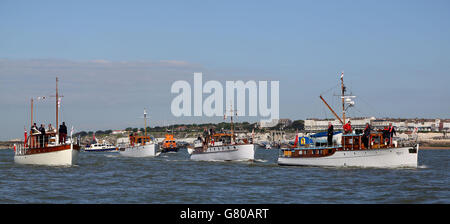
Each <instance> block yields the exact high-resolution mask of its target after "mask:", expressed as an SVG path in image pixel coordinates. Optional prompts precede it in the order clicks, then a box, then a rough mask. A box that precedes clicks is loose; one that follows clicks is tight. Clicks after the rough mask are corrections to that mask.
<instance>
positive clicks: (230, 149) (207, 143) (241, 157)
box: [188, 116, 255, 161]
mask: <svg viewBox="0 0 450 224" xmlns="http://www.w3.org/2000/svg"><path fill="white" fill-rule="evenodd" d="M188 152H189V154H190V155H191V157H190V159H191V160H198V161H249V160H250V161H252V160H254V157H255V145H254V144H253V142H250V141H249V140H248V139H237V138H236V135H235V134H234V129H233V116H231V133H227V132H222V133H215V132H214V131H213V130H212V129H210V130H209V132H205V133H204V135H203V138H202V137H199V138H198V139H197V140H196V141H195V142H194V145H193V146H189V147H188Z"/></svg>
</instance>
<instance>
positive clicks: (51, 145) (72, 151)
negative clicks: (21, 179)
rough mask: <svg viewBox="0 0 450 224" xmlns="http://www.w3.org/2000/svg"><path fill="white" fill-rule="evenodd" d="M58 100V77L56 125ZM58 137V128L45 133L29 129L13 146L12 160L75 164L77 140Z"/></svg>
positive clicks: (78, 149) (45, 163)
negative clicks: (23, 139) (21, 140)
mask: <svg viewBox="0 0 450 224" xmlns="http://www.w3.org/2000/svg"><path fill="white" fill-rule="evenodd" d="M58 101H59V95H58V78H56V127H58V126H59V120H58V118H59V117H58V111H59V102H58ZM31 124H32V125H33V99H31ZM27 136H28V137H27ZM60 137H61V136H60V133H59V130H58V128H56V130H54V131H51V132H49V133H46V134H45V135H42V134H41V133H38V132H35V131H33V130H30V134H29V135H27V132H26V131H25V141H24V143H23V144H19V145H17V146H16V147H15V153H14V162H15V163H19V164H35V165H55V166H58V165H62V166H66V165H68V166H70V165H74V164H76V163H77V159H78V153H79V151H80V144H79V141H77V140H76V141H74V140H73V139H72V137H71V136H69V137H67V138H66V139H65V140H63V139H64V138H65V137H64V138H61V141H60Z"/></svg>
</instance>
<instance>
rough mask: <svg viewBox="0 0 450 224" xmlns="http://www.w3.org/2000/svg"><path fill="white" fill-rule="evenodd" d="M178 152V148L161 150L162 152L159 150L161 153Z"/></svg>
mask: <svg viewBox="0 0 450 224" xmlns="http://www.w3.org/2000/svg"><path fill="white" fill-rule="evenodd" d="M178 151H179V148H163V149H162V150H161V152H163V153H167V152H178Z"/></svg>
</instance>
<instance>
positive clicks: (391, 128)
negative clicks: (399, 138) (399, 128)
mask: <svg viewBox="0 0 450 224" xmlns="http://www.w3.org/2000/svg"><path fill="white" fill-rule="evenodd" d="M394 134H395V135H397V132H396V131H395V128H394V126H392V123H389V145H391V144H392V137H394Z"/></svg>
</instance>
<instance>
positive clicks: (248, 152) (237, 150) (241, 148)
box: [188, 144, 255, 161]
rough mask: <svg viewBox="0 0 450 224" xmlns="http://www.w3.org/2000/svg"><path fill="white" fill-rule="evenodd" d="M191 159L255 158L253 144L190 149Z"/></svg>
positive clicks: (238, 159) (241, 159)
mask: <svg viewBox="0 0 450 224" xmlns="http://www.w3.org/2000/svg"><path fill="white" fill-rule="evenodd" d="M188 150H189V152H190V154H191V160H196V161H252V160H254V159H255V146H254V145H253V144H235V145H220V146H209V147H207V148H205V149H203V148H197V149H192V148H191V149H188Z"/></svg>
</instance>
